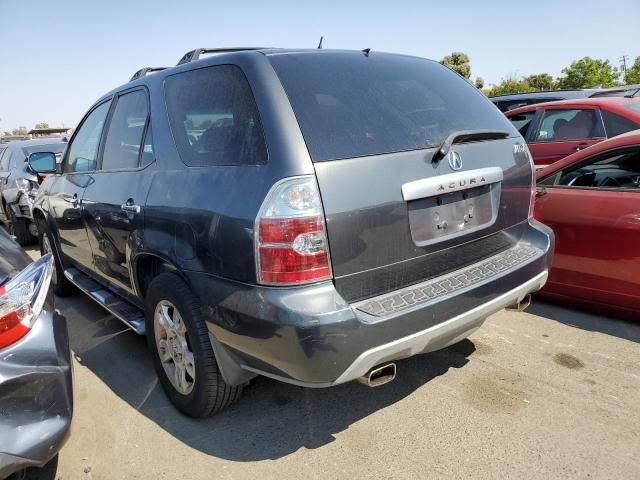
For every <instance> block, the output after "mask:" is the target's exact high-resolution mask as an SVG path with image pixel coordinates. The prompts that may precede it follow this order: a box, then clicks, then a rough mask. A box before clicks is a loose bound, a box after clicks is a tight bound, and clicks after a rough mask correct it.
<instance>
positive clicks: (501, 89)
mask: <svg viewBox="0 0 640 480" xmlns="http://www.w3.org/2000/svg"><path fill="white" fill-rule="evenodd" d="M535 91H536V89H535V88H533V87H532V86H531V85H529V84H528V83H527V82H526V81H525V80H524V79H523V78H520V79H518V78H516V77H511V76H510V77H507V78H503V79H502V82H500V83H499V84H498V85H494V86H493V87H491V88H490V89H489V90H488V91H487V92H486V93H487V96H488V97H495V96H497V95H509V94H511V93H526V92H535Z"/></svg>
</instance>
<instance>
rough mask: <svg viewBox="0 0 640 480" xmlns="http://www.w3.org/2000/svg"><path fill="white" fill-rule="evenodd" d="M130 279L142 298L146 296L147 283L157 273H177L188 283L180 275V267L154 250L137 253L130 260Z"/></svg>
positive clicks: (183, 278)
mask: <svg viewBox="0 0 640 480" xmlns="http://www.w3.org/2000/svg"><path fill="white" fill-rule="evenodd" d="M131 272H132V275H131V280H132V281H133V282H134V286H135V291H136V292H137V294H138V296H139V297H140V298H141V299H142V300H144V299H146V297H147V290H148V288H149V285H150V284H151V282H152V281H153V279H154V278H156V277H157V276H158V275H160V274H162V273H165V272H172V273H175V274H177V275H178V276H179V277H180V278H182V280H183V281H184V282H185V283H186V284H187V285H189V283H188V281H187V278H185V276H184V275H182V273H181V271H180V268H179V267H178V266H177V265H176V264H175V263H174V262H172V261H171V260H169V259H168V258H166V257H165V256H163V255H160V254H157V253H155V252H141V253H138V254H137V255H136V256H135V257H133V258H132V260H131Z"/></svg>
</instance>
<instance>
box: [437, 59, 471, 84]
mask: <svg viewBox="0 0 640 480" xmlns="http://www.w3.org/2000/svg"><path fill="white" fill-rule="evenodd" d="M440 63H441V64H443V65H444V66H445V67H449V68H450V69H451V70H453V71H454V72H458V73H459V74H460V75H462V76H463V77H464V78H466V79H467V80H468V79H469V78H470V77H471V64H470V63H469V55H467V54H466V53H463V52H453V53H452V54H451V55H447V56H446V57H444V58H443V59H442V60H440Z"/></svg>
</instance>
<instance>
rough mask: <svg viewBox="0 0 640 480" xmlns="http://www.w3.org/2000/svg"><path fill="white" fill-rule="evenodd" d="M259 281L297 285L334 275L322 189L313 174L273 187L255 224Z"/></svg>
mask: <svg viewBox="0 0 640 480" xmlns="http://www.w3.org/2000/svg"><path fill="white" fill-rule="evenodd" d="M255 238H256V263H257V276H258V282H259V283H262V284H264V285H293V284H301V283H310V282H317V281H320V280H327V279H329V278H331V275H332V274H331V262H330V259H329V247H328V242H327V233H326V228H325V223H324V213H323V211H322V203H321V201H320V192H319V191H318V186H317V184H316V180H315V178H314V177H313V176H308V177H307V176H305V177H294V178H289V179H285V180H283V181H281V182H279V183H277V184H276V185H274V187H273V188H272V189H271V191H270V192H269V194H268V195H267V198H266V199H265V201H264V203H263V205H262V208H261V209H260V213H259V214H258V218H257V219H256V228H255Z"/></svg>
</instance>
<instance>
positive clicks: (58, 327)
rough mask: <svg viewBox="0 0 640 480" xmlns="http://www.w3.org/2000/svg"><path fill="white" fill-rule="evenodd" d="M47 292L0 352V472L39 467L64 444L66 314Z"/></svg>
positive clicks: (68, 409) (67, 420)
mask: <svg viewBox="0 0 640 480" xmlns="http://www.w3.org/2000/svg"><path fill="white" fill-rule="evenodd" d="M52 306H53V295H52V294H51V293H49V297H48V299H47V302H46V304H45V307H44V309H43V311H42V313H41V314H40V316H39V318H38V320H37V321H36V322H35V323H34V326H33V328H32V329H31V331H30V332H29V333H28V334H27V335H26V336H25V337H24V338H22V339H21V340H19V341H18V342H16V343H15V344H13V345H11V346H10V347H7V348H5V349H4V350H2V352H1V355H0V478H5V477H6V476H8V475H11V473H13V472H16V471H19V470H22V469H23V468H26V467H42V466H44V465H45V464H46V463H48V462H49V461H50V460H51V459H52V458H53V457H54V456H55V455H56V454H57V453H58V451H59V450H60V448H62V445H63V444H64V442H65V441H66V439H67V437H68V435H69V428H70V425H71V417H72V412H73V396H72V371H71V358H70V350H69V338H68V334H67V325H66V320H65V318H64V317H63V316H61V315H59V314H58V313H55V312H54V310H53V307H52Z"/></svg>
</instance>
